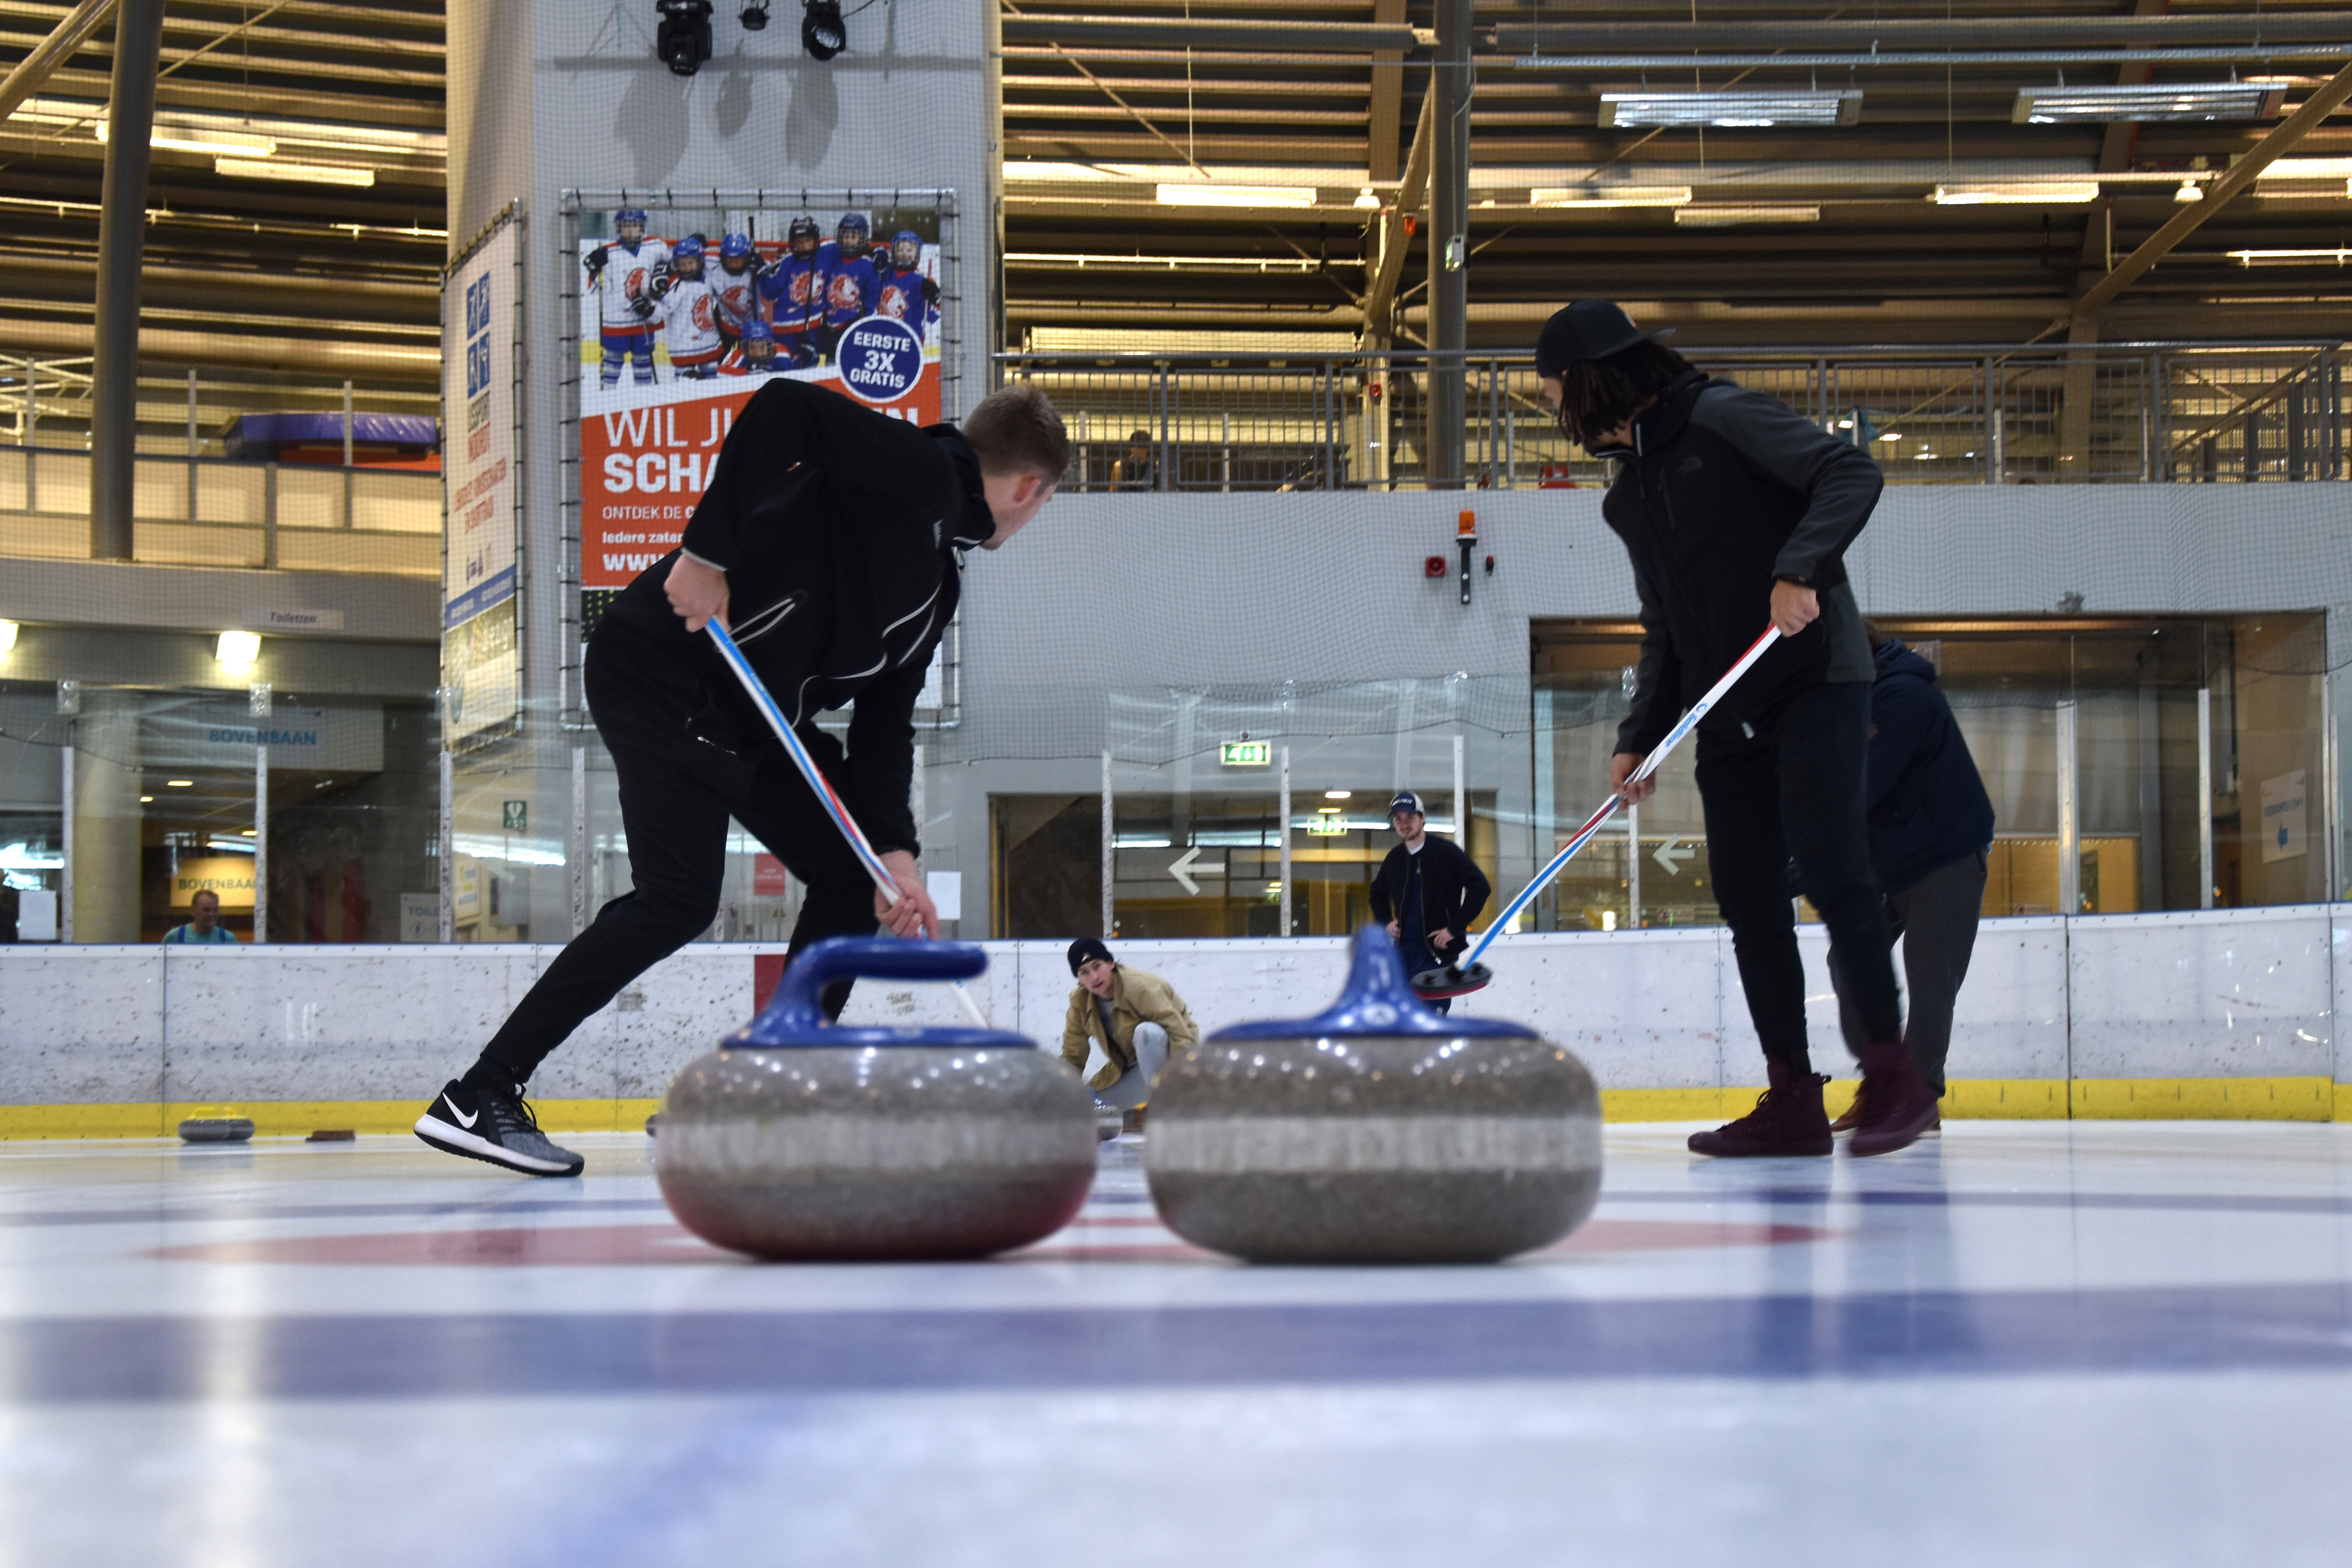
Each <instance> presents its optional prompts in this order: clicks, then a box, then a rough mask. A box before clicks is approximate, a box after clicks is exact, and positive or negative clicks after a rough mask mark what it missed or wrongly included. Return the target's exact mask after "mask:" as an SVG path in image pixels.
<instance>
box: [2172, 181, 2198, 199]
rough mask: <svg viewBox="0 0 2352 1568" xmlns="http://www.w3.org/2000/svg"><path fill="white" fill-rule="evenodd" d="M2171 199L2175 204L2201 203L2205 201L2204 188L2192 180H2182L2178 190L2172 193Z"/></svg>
mask: <svg viewBox="0 0 2352 1568" xmlns="http://www.w3.org/2000/svg"><path fill="white" fill-rule="evenodd" d="M2172 199H2173V200H2174V201H2176V202H2201V201H2203V200H2204V199H2205V187H2204V186H2202V185H2200V184H2198V183H2197V182H2196V181H2194V180H2183V181H2181V182H2180V188H2179V190H2177V191H2175V192H2173V193H2172Z"/></svg>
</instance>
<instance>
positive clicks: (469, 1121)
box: [441, 1094, 482, 1132]
mask: <svg viewBox="0 0 2352 1568" xmlns="http://www.w3.org/2000/svg"><path fill="white" fill-rule="evenodd" d="M441 1103H442V1104H444V1105H446V1106H447V1107H448V1108H449V1114H450V1115H451V1116H453V1117H455V1118H457V1125H458V1126H460V1127H462V1128H464V1129H465V1130H466V1131H468V1132H470V1131H473V1130H474V1123H475V1122H477V1121H480V1120H481V1119H482V1113H481V1112H480V1111H478V1110H477V1111H476V1112H474V1114H473V1115H471V1116H468V1115H467V1114H466V1113H465V1112H464V1111H462V1110H458V1109H457V1101H456V1100H452V1099H450V1098H449V1097H448V1096H447V1095H446V1094H445V1095H443V1096H442V1097H441Z"/></svg>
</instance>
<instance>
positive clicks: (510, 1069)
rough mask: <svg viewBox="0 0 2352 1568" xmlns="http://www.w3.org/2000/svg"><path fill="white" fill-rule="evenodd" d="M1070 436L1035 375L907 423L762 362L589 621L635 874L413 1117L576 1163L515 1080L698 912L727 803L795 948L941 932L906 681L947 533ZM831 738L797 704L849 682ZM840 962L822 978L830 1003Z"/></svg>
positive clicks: (433, 1133)
mask: <svg viewBox="0 0 2352 1568" xmlns="http://www.w3.org/2000/svg"><path fill="white" fill-rule="evenodd" d="M1068 460H1069V446H1068V442H1067V440H1066V437H1064V435H1063V431H1062V421H1061V416H1059V415H1057V414H1055V412H1054V406H1053V405H1052V404H1051V403H1049V402H1047V401H1046V400H1045V395H1044V394H1043V393H1040V392H1038V391H1037V390H1036V389H1034V387H1030V386H1026V385H1014V386H1010V387H1006V388H1004V389H1003V390H1002V391H999V392H996V393H993V394H991V395H989V396H988V397H986V398H984V399H982V401H981V403H980V405H978V406H977V407H975V408H974V409H973V410H972V412H971V417H970V418H968V419H966V420H965V421H964V424H963V427H962V429H961V431H959V430H957V428H956V427H955V426H949V425H934V426H929V427H928V428H918V427H917V426H913V425H910V424H908V423H907V422H905V421H904V420H898V419H893V418H890V417H888V416H885V415H883V414H880V413H877V412H876V411H874V410H872V409H869V408H866V407H863V406H861V405H858V404H856V403H855V402H853V401H851V400H850V399H849V398H848V397H846V396H844V395H842V394H840V393H838V392H835V391H833V390H831V389H828V388H825V387H822V386H816V385H813V384H809V383H806V382H799V381H773V382H770V383H769V384H767V385H765V386H763V387H762V388H761V389H760V391H759V392H758V393H757V394H755V395H753V396H752V398H751V402H750V403H749V404H748V405H745V407H744V409H743V412H742V413H741V414H740V416H737V418H736V420H735V423H734V426H733V427H732V428H731V429H730V431H729V433H728V436H727V441H726V445H725V446H724V447H721V448H720V451H719V462H718V466H717V469H716V471H715V472H714V473H713V475H712V476H711V479H710V484H709V489H707V490H705V492H704V494H703V497H702V500H701V501H700V503H699V504H698V505H697V506H696V508H695V511H694V517H693V519H692V521H689V522H688V524H687V528H686V533H685V542H684V548H682V549H680V550H678V551H677V552H673V553H671V554H669V555H667V556H665V557H664V558H663V559H662V560H660V561H658V562H656V563H654V564H653V565H652V566H651V567H649V568H647V569H646V571H645V572H644V573H642V574H640V575H639V576H638V577H637V579H636V580H635V582H633V583H631V584H629V586H628V587H627V588H626V589H625V590H624V591H623V592H622V594H621V595H620V597H619V599H618V600H617V601H616V602H615V604H614V606H613V608H612V609H611V610H610V611H609V612H608V613H607V614H606V615H605V616H604V619H603V620H602V621H601V622H599V623H598V625H597V627H596V630H595V633H594V635H593V637H591V638H590V639H589V644H588V658H587V665H586V669H585V671H584V675H583V685H584V688H585V691H586V695H587V699H588V708H589V711H590V713H591V715H592V716H593V718H594V720H595V721H596V730H597V732H598V734H599V735H601V736H602V737H603V738H604V744H605V747H606V749H608V750H609V751H610V752H612V755H613V766H614V772H615V773H617V774H618V775H619V784H620V795H621V822H622V826H623V827H624V829H625V831H626V832H627V834H628V844H629V871H630V876H631V879H632V881H633V883H634V885H635V886H634V890H633V891H631V892H629V893H627V894H625V895H624V896H623V897H621V898H618V899H615V900H613V901H612V902H610V903H608V904H606V905H605V906H604V908H603V909H602V910H598V911H597V915H596V920H595V922H594V923H593V925H591V926H590V927H589V928H588V929H587V930H586V931H583V932H582V933H581V934H580V935H579V936H577V937H575V938H574V939H572V942H571V943H570V945H568V946H566V947H565V948H564V950H563V951H562V952H561V953H558V954H557V955H556V958H555V961H554V962H553V963H551V964H549V965H548V968H547V972H546V973H544V974H542V975H541V977H540V979H539V982H538V984H534V985H533V986H532V987H531V988H530V993H529V994H527V995H525V996H524V997H523V999H522V1002H521V1005H519V1006H517V1007H516V1008H515V1010H514V1013H513V1015H512V1016H509V1018H508V1019H507V1021H506V1024H505V1025H504V1026H502V1027H501V1028H500V1029H499V1032H498V1033H497V1034H496V1035H495V1036H493V1037H491V1039H490V1043H489V1045H488V1047H485V1048H484V1050H483V1052H482V1056H481V1059H480V1060H478V1061H477V1062H476V1063H475V1064H474V1065H473V1066H472V1067H471V1068H468V1069H467V1071H466V1074H465V1076H464V1077H462V1078H459V1079H453V1080H452V1081H451V1082H450V1083H449V1084H448V1086H447V1087H446V1088H445V1089H443V1090H442V1091H441V1093H440V1095H439V1096H438V1097H437V1098H436V1100H434V1101H433V1103H432V1104H431V1105H430V1106H428V1107H427V1108H426V1109H425V1114H424V1115H423V1116H421V1117H419V1118H418V1119H417V1121H416V1135H417V1136H418V1137H420V1138H422V1139H424V1140H425V1142H428V1143H430V1144H432V1145H434V1146H435V1147H436V1148H438V1149H443V1150H446V1151H447V1152H450V1153H453V1154H463V1155H466V1156H467V1157H469V1158H472V1159H477V1160H485V1161H488V1162H489V1163H492V1164H498V1165H504V1166H506V1167H507V1168H509V1169H510V1170H516V1171H523V1172H527V1173H530V1174H533V1175H546V1176H566V1175H576V1174H578V1173H579V1171H580V1168H581V1160H580V1157H579V1156H578V1155H577V1154H574V1153H572V1152H571V1151H569V1150H566V1149H561V1148H558V1147H557V1146H556V1145H555V1144H553V1143H551V1142H549V1141H548V1139H547V1138H546V1136H545V1135H544V1134H542V1133H541V1131H539V1128H538V1125H537V1123H536V1122H535V1121H533V1120H532V1118H531V1115H530V1109H529V1108H528V1107H527V1106H525V1105H524V1103H523V1100H522V1092H523V1085H524V1084H525V1083H526V1082H527V1081H528V1080H529V1079H530V1074H531V1072H532V1069H534V1068H537V1067H538V1065H539V1064H540V1062H541V1060H542V1059H544V1058H546V1056H547V1055H548V1053H549V1052H551V1051H552V1050H554V1049H555V1047H558V1046H559V1045H562V1043H563V1041H564V1039H565V1038H566V1037H568V1036H569V1035H570V1034H571V1033H572V1030H573V1029H574V1028H576V1027H578V1026H579V1025H580V1023H581V1021H582V1020H583V1019H584V1018H586V1017H587V1016H589V1015H590V1014H592V1013H593V1012H595V1011H596V1010H597V1009H598V1008H600V1007H602V1006H604V1004H605V1003H607V1002H609V1001H611V1000H612V999H613V997H614V995H615V994H617V993H618V992H619V991H620V989H621V988H622V987H623V986H624V985H626V984H628V983H629V982H630V981H632V980H634V979H635V978H636V977H637V976H638V975H639V974H641V973H644V972H645V971H646V970H647V969H649V968H651V967H652V966H653V965H654V964H655V963H658V962H660V961H661V960H662V959H663V958H666V957H667V956H668V955H669V954H670V953H672V952H676V951H677V949H678V948H679V947H681V946H683V945H684V944H685V943H687V942H690V941H692V940H693V939H694V938H695V937H696V936H697V935H698V934H700V933H701V932H702V931H706V930H708V929H709V925H710V922H711V920H712V918H713V916H714V915H715V914H716V913H717V912H718V908H719V889H720V884H721V882H722V879H723V878H724V875H725V870H726V858H727V834H728V828H727V824H728V819H729V818H730V816H731V817H733V818H734V819H735V820H736V821H738V822H740V823H741V824H742V825H743V826H744V827H745V828H747V829H748V830H749V831H750V832H751V836H752V837H755V838H757V839H759V840H760V842H761V843H762V844H764V845H766V846H767V847H768V848H769V850H770V851H771V852H772V853H773V854H774V855H775V856H776V858H778V859H780V860H782V862H783V863H784V865H785V867H786V868H789V869H790V870H791V871H792V873H793V875H794V876H795V877H798V878H799V879H801V881H802V882H803V885H804V886H805V887H806V888H807V889H808V893H807V897H806V899H805V900H804V901H803V904H802V905H801V914H800V921H799V923H798V924H797V925H796V926H794V927H793V941H792V951H793V952H794V953H798V952H800V950H801V949H802V948H803V947H805V946H807V945H808V944H809V943H810V942H815V941H817V940H818V939H820V938H823V937H828V936H849V935H854V936H869V935H871V934H873V932H874V931H875V929H876V927H877V923H880V922H884V921H887V923H888V925H889V927H890V929H891V931H894V932H896V933H897V934H898V935H900V936H909V937H911V936H936V935H937V934H938V933H939V918H938V915H937V914H936V912H935V911H934V910H933V909H932V905H931V900H930V897H929V894H928V893H927V892H926V891H925V889H924V887H923V883H922V879H921V877H920V876H919V874H918V873H917V870H916V856H917V854H918V853H919V847H920V845H919V837H918V835H919V828H920V825H919V824H918V823H917V822H916V821H915V820H914V818H913V815H912V813H911V812H910V811H909V809H908V785H909V784H910V782H911V780H912V777H913V773H914V736H915V731H914V722H913V714H914V707H915V700H916V698H917V697H918V696H919V694H920V693H921V691H922V688H923V677H924V673H925V671H926V670H927V669H928V668H929V665H930V661H931V654H932V650H933V649H935V648H936V647H938V646H939V640H940V634H941V632H942V631H943V630H944V629H945V628H946V626H947V624H948V619H949V617H950V616H953V615H954V614H955V607H956V598H957V593H958V588H959V580H958V579H959V574H960V573H961V569H962V557H963V553H964V552H966V551H968V550H971V549H972V548H974V547H975V546H977V547H978V548H980V549H983V550H994V549H997V548H998V547H999V546H1001V545H1003V543H1004V542H1005V541H1007V540H1009V539H1010V538H1012V537H1013V534H1015V533H1017V532H1018V531H1020V530H1021V529H1022V528H1023V527H1024V525H1025V524H1026V523H1027V522H1028V521H1030V520H1031V519H1032V518H1034V516H1036V514H1037V511H1038V510H1039V509H1040V508H1041V507H1043V506H1044V505H1045V502H1046V501H1047V500H1050V499H1052V496H1053V493H1054V487H1055V483H1056V482H1057V481H1058V480H1059V479H1060V478H1061V475H1062V470H1063V468H1065V467H1066V464H1067V462H1068ZM712 620H716V621H718V622H719V624H720V625H722V626H726V627H727V628H728V630H729V631H730V633H731V634H732V635H733V637H734V638H735V641H736V643H737V644H738V645H739V646H740V647H741V648H742V650H743V656H744V658H746V659H747V660H749V661H750V663H751V667H752V668H753V669H754V670H756V671H757V672H758V674H759V676H760V678H761V681H762V682H763V683H765V685H766V686H767V688H768V689H769V691H770V693H771V694H772V695H773V696H774V698H775V700H776V701H777V703H778V704H779V706H781V707H782V710H783V713H784V717H785V720H786V721H788V722H789V723H791V724H792V725H793V728H794V730H795V731H797V733H798V734H799V736H800V738H801V740H802V741H803V742H804V743H805V744H806V745H807V747H808V749H809V751H810V752H811V753H812V754H813V755H814V757H815V759H816V762H817V765H818V767H819V768H820V769H821V770H822V771H823V772H824V775H825V777H826V778H827V780H828V781H829V782H830V783H831V784H833V787H834V789H835V793H837V794H838V795H840V797H841V799H842V802H843V804H844V805H846V806H847V807H848V808H849V814H850V816H852V817H853V818H854V819H855V820H856V823H857V825H858V826H859V827H861V828H862V829H864V831H865V833H866V837H867V838H868V840H870V841H871V843H872V844H873V847H874V848H875V850H876V852H877V854H879V855H880V856H881V858H882V861H883V864H884V865H885V866H887V868H889V871H890V874H891V877H892V878H893V879H894V880H896V881H897V883H898V891H899V898H898V902H897V904H896V905H895V906H894V905H890V904H887V903H886V901H885V900H884V899H883V897H882V895H881V893H880V891H879V890H878V889H876V888H875V887H874V885H873V882H872V881H871V879H869V878H868V877H867V876H866V871H865V869H864V868H863V867H862V866H861V865H860V863H859V862H858V860H857V858H856V856H855V855H854V854H852V853H851V851H850V848H849V847H848V845H847V844H846V843H845V842H844V841H843V838H842V836H841V834H840V832H839V830H838V829H837V828H835V826H834V824H833V822H832V819H831V818H830V817H828V816H826V815H825V812H824V806H823V805H822V804H821V803H820V802H819V801H818V800H817V797H816V795H814V792H812V791H811V790H810V788H809V786H808V784H807V783H806V782H805V781H804V780H803V779H802V777H801V776H800V774H799V773H798V772H797V771H796V770H795V769H794V768H793V763H792V761H791V759H790V757H789V756H787V755H786V753H785V752H784V749H783V746H782V743H781V742H778V741H777V740H776V738H775V736H774V735H773V734H772V733H771V732H770V731H769V730H768V728H767V725H766V723H765V721H763V720H762V719H761V715H760V712H759V710H758V709H756V708H755V707H754V706H753V705H752V703H751V699H750V697H749V696H748V695H746V693H745V692H744V690H743V689H742V688H741V686H740V684H738V682H737V681H736V679H735V678H734V676H733V674H732V673H731V672H730V670H729V669H728V668H727V665H726V663H725V662H724V660H723V659H722V658H720V656H719V650H718V648H717V647H716V646H715V645H714V644H713V643H712V642H711V640H710V638H709V637H707V636H704V635H703V627H704V626H705V625H706V624H708V623H709V622H710V621H712ZM852 700H855V701H856V711H855V712H854V713H853V714H852V715H851V718H850V721H849V737H848V744H847V746H846V747H844V746H843V744H842V743H841V742H838V741H836V740H835V739H834V738H833V737H832V736H831V735H828V734H826V733H825V732H824V731H822V730H819V729H818V728H817V726H816V716H817V714H818V713H819V712H820V711H822V710H827V709H836V708H841V707H844V706H846V705H848V704H849V703H850V702H851V701H852ZM848 997H849V988H848V985H847V984H845V983H844V984H835V985H834V986H832V987H829V988H828V989H827V992H826V995H825V1005H826V1008H827V1011H828V1012H829V1013H830V1014H832V1015H833V1016H839V1015H840V1012H841V1009H842V1006H843V1005H844V1004H845V1003H846V1002H847V1000H848Z"/></svg>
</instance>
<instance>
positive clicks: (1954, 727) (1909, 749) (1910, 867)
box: [1869, 638, 1993, 893]
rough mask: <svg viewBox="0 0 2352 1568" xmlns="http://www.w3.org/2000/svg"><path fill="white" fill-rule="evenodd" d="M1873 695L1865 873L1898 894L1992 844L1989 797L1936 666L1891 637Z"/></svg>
mask: <svg viewBox="0 0 2352 1568" xmlns="http://www.w3.org/2000/svg"><path fill="white" fill-rule="evenodd" d="M1875 658H1877V661H1878V682H1877V684H1876V685H1874V686H1873V687H1872V688H1871V689H1870V794H1869V802H1870V868H1871V870H1872V871H1873V872H1874V873H1876V875H1877V877H1878V885H1879V886H1880V887H1881V888H1882V889H1885V890H1886V891H1887V892H1890V893H1899V892H1901V891H1902V890H1903V889H1906V888H1907V887H1909V886H1910V885H1911V884H1912V883H1914V882H1916V881H1917V880H1918V879H1920V878H1922V877H1924V876H1926V875H1927V873H1928V872H1930V871H1932V870H1934V869H1935V868H1937V867H1938V866H1945V865H1949V864H1950V863H1951V862H1952V861H1954V860H1958V859H1959V858H1961V857H1962V856H1965V855H1978V854H1981V853H1983V852H1984V850H1985V849H1986V848H1987V847H1990V845H1991V843H1992V826H1993V818H1992V797H1991V796H1990V795H1986V794H1985V786H1984V778H1983V775H1981V774H1980V773H1978V772H1977V763H1976V759H1975V758H1974V757H1972V756H1970V755H1969V743H1968V742H1967V741H1966V740H1964V739H1962V738H1961V735H1960V727H1959V725H1958V723H1957V722H1955V721H1953V718H1952V709H1951V705H1950V704H1949V703H1948V702H1946V701H1945V700H1944V694H1943V693H1942V692H1941V691H1938V690H1937V689H1936V667H1935V666H1934V665H1932V664H1929V663H1928V662H1927V660H1926V659H1924V658H1920V657H1919V656H1918V655H1917V654H1916V653H1913V652H1912V651H1911V650H1910V649H1909V648H1907V647H1904V646H1903V645H1902V644H1901V643H1899V642H1895V641H1894V640H1893V639H1891V638H1890V639H1889V640H1887V641H1885V642H1883V643H1881V644H1879V645H1878V650H1877V653H1876V655H1875Z"/></svg>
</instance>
